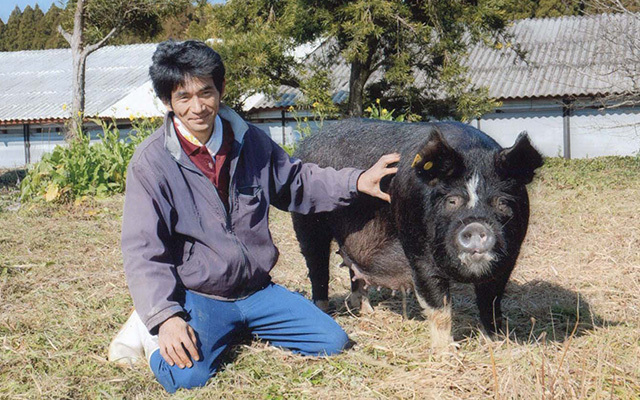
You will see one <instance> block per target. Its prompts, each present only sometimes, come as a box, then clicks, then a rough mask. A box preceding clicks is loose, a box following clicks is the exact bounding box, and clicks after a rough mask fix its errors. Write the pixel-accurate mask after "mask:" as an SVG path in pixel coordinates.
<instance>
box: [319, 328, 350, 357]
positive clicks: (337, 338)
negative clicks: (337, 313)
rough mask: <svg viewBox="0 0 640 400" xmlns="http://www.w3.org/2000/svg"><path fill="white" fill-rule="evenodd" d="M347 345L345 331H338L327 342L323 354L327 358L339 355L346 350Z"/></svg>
mask: <svg viewBox="0 0 640 400" xmlns="http://www.w3.org/2000/svg"><path fill="white" fill-rule="evenodd" d="M348 344H349V336H347V334H346V332H345V331H343V330H342V329H339V331H338V332H335V333H334V334H333V335H332V337H331V339H330V340H328V341H327V343H326V345H325V346H326V347H325V349H324V351H323V353H325V354H326V355H328V356H331V355H335V354H340V353H342V351H343V350H344V349H346V348H347V346H348Z"/></svg>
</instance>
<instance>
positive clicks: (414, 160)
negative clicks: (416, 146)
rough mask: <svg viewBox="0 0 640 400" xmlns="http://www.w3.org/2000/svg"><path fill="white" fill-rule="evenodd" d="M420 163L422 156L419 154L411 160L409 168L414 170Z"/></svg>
mask: <svg viewBox="0 0 640 400" xmlns="http://www.w3.org/2000/svg"><path fill="white" fill-rule="evenodd" d="M420 161H422V156H421V155H420V154H416V158H414V159H413V164H411V168H415V166H416V164H417V163H419V162H420Z"/></svg>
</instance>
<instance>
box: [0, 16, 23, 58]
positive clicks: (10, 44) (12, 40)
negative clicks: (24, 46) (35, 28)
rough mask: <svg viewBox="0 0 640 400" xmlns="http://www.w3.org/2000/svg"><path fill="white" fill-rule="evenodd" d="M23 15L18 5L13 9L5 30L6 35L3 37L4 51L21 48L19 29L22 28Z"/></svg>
mask: <svg viewBox="0 0 640 400" xmlns="http://www.w3.org/2000/svg"><path fill="white" fill-rule="evenodd" d="M21 17H22V11H20V8H19V7H18V6H16V7H15V8H14V9H13V11H11V14H10V15H9V19H8V20H7V25H6V27H5V30H4V35H3V36H4V37H3V38H2V50H3V51H15V50H18V49H19V47H20V46H19V37H18V30H19V29H20V19H21Z"/></svg>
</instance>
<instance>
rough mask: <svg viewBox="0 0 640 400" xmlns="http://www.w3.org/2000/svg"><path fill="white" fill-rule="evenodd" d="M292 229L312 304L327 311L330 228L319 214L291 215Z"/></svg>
mask: <svg viewBox="0 0 640 400" xmlns="http://www.w3.org/2000/svg"><path fill="white" fill-rule="evenodd" d="M292 219H293V228H294V229H295V231H296V235H297V237H298V241H299V242H300V251H301V252H302V255H303V256H304V258H305V260H306V262H307V268H308V269H309V279H310V280H311V292H312V296H311V297H312V299H313V302H314V304H315V305H316V306H318V308H320V309H321V310H323V311H325V312H326V311H328V310H329V256H330V253H331V240H332V238H333V236H332V233H331V227H330V226H328V224H327V220H326V218H325V217H324V216H322V215H321V214H312V215H301V214H292Z"/></svg>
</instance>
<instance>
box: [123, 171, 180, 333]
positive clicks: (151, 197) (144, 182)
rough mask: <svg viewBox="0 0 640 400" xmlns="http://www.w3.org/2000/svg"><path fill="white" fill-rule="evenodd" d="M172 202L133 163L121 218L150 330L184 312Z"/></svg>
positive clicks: (129, 271)
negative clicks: (173, 247) (180, 300)
mask: <svg viewBox="0 0 640 400" xmlns="http://www.w3.org/2000/svg"><path fill="white" fill-rule="evenodd" d="M170 214H171V205H170V202H169V201H168V198H167V193H165V192H164V190H163V188H162V185H161V184H160V182H159V180H158V179H157V178H156V177H155V176H154V174H153V173H151V172H150V171H148V170H147V169H146V168H143V167H142V166H141V165H140V164H134V163H133V162H132V163H130V165H129V169H128V172H127V187H126V195H125V202H124V214H123V217H122V255H123V259H124V271H125V276H126V279H127V284H128V286H129V291H130V292H131V297H133V303H134V305H135V308H136V310H137V311H138V314H139V315H140V318H141V319H142V321H143V322H144V323H145V325H146V326H147V329H149V331H152V332H155V331H156V329H157V327H158V326H159V325H160V324H161V323H162V322H164V321H165V320H166V319H167V318H169V317H171V316H172V315H175V314H177V313H180V312H183V311H184V310H183V308H182V306H181V305H180V304H179V303H178V302H177V301H176V300H175V291H176V286H177V282H178V280H177V274H176V266H175V262H174V260H173V256H172V252H171V247H170V246H171V243H172V241H171V240H170V239H171V235H170V231H169V226H170V225H169V224H168V222H169V221H170V220H169V218H170Z"/></svg>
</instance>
